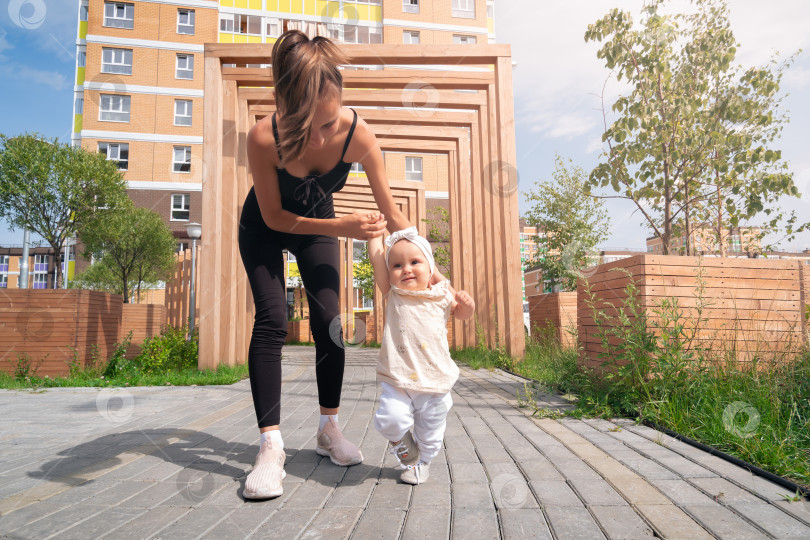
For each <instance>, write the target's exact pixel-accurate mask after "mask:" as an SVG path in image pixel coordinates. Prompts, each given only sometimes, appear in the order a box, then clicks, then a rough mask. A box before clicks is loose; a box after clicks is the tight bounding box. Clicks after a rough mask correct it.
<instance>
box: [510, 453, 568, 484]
mask: <svg viewBox="0 0 810 540" xmlns="http://www.w3.org/2000/svg"><path fill="white" fill-rule="evenodd" d="M519 465H520V468H521V469H522V470H523V474H524V475H525V477H526V478H527V479H528V480H530V481H533V482H547V481H552V480H558V481H562V480H564V478H563V476H562V474H560V472H559V471H558V470H557V468H556V467H554V465H553V464H552V463H551V462H550V461H548V460H547V459H545V458H543V457H539V456H538V457H537V458H535V459H531V460H528V461H526V460H524V461H521V462H520V463H519Z"/></svg>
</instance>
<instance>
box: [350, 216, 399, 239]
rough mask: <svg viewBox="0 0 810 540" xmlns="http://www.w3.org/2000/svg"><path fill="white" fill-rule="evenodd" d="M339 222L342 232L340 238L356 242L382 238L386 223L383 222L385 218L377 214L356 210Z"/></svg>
mask: <svg viewBox="0 0 810 540" xmlns="http://www.w3.org/2000/svg"><path fill="white" fill-rule="evenodd" d="M340 221H341V228H342V231H343V232H342V236H346V237H348V238H356V239H358V240H368V239H370V238H375V237H377V236H382V235H383V233H384V232H385V226H386V224H387V223H388V222H387V221H385V216H384V215H382V214H380V213H379V212H368V211H366V212H361V211H358V210H355V211H354V213H352V214H347V215H345V216H343V217H341V218H340Z"/></svg>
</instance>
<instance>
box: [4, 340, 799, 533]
mask: <svg viewBox="0 0 810 540" xmlns="http://www.w3.org/2000/svg"><path fill="white" fill-rule="evenodd" d="M377 353H378V351H377V350H374V349H359V350H358V349H350V350H348V351H347V366H346V375H345V379H344V391H343V400H342V403H343V406H342V408H341V413H340V423H341V425H342V426H343V427H344V433H345V434H346V435H347V436H348V437H350V438H351V440H353V441H356V442H358V443H359V444H360V446H361V449H362V451H363V454H364V456H365V462H364V463H362V464H360V465H356V466H354V467H350V468H343V467H337V466H335V465H333V464H332V463H331V462H330V461H329V460H328V459H325V458H322V457H320V456H318V455H317V454H316V453H315V451H314V446H315V440H314V435H315V430H316V428H317V419H318V416H317V407H316V404H317V398H316V387H315V375H314V362H315V360H314V356H315V349H314V347H285V349H284V355H285V364H284V378H285V383H284V387H283V402H282V430H283V431H282V433H283V435H284V439H285V445H286V451H287V462H286V466H285V470H286V471H287V477H286V479H285V480H284V495H282V496H281V497H279V498H277V499H273V500H269V501H245V500H244V499H242V498H241V496H240V494H241V491H242V488H243V486H244V478H245V476H246V473H247V472H248V471H249V470H250V468H251V466H252V463H253V460H254V458H255V454H256V451H257V448H258V447H257V443H258V431H257V429H256V426H255V416H254V412H253V405H252V400H251V397H250V391H249V386H248V383H247V381H242V382H241V383H238V384H235V385H232V386H218V387H150V388H127V389H118V390H97V389H57V390H48V391H47V392H44V393H26V392H10V391H0V408H1V410H3V411H4V414H3V417H2V420H0V433H2V435H0V514H2V515H1V516H0V536H2V537H4V538H6V537H7V538H38V539H39V538H49V537H54V538H74V537H75V538H98V537H103V538H173V539H175V538H198V537H199V538H247V537H253V538H274V539H284V538H330V539H331V538H347V537H350V538H358V539H365V538H405V539H410V538H458V539H470V538H475V539H478V538H493V539H494V538H560V539H563V538H586V539H594V538H645V537H653V536H656V535H657V536H659V537H663V538H689V539H690V540H697V539H700V538H713V537H716V538H733V539H741V538H810V502H807V501H803V502H788V501H787V500H786V497H789V496H791V495H792V494H791V493H789V492H788V491H786V490H784V489H782V488H781V487H779V486H776V485H774V484H772V483H770V482H767V481H765V480H763V479H760V478H758V477H756V476H753V475H751V474H750V473H749V472H747V471H745V470H743V469H740V468H738V467H736V466H733V465H731V464H729V463H727V462H725V461H723V460H720V459H719V458H716V457H713V456H710V455H708V454H706V453H704V452H701V451H699V450H697V449H694V448H692V447H689V446H687V445H685V444H683V443H680V442H677V441H674V440H672V439H671V438H669V437H667V436H666V435H663V434H661V433H658V432H656V431H654V430H651V429H649V428H645V427H641V426H636V425H634V424H633V423H630V422H626V421H617V422H607V421H603V420H576V419H568V418H565V419H561V420H551V419H543V420H540V419H536V418H532V417H531V416H529V414H528V409H521V408H518V407H517V406H516V405H517V401H516V395H517V393H518V392H521V393H522V392H523V382H522V381H521V380H519V379H517V378H515V377H513V376H511V375H509V374H505V373H503V372H499V371H495V372H488V371H473V370H469V369H462V377H461V379H460V381H459V383H458V384H457V385H456V387H455V389H454V392H453V399H454V402H455V403H454V406H453V408H452V409H451V411H450V414H449V418H448V429H447V434H446V436H445V447H444V449H443V451H442V452H441V453H440V454H439V456H438V457H437V458H436V460H435V461H434V462H433V464H432V465H431V471H430V480H429V481H428V482H427V483H426V484H423V485H420V486H415V487H414V486H410V485H407V484H403V483H400V482H399V480H398V476H399V472H398V471H396V470H395V469H394V468H393V466H394V461H393V458H392V457H391V456H389V455H387V453H386V441H385V440H384V439H383V438H382V437H381V436H380V435H379V434H378V433H377V432H376V431H375V430H374V427H373V425H372V422H371V420H372V416H373V412H374V409H375V407H376V401H377V397H378V394H379V391H378V385H377V384H376V383H375V381H374V363H375V361H376V355H377ZM539 398H540V402H539V405H540V406H541V407H545V408H555V407H564V406H565V401H563V400H562V399H560V398H558V397H556V396H550V395H541V396H539Z"/></svg>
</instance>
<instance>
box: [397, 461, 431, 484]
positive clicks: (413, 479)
mask: <svg viewBox="0 0 810 540" xmlns="http://www.w3.org/2000/svg"><path fill="white" fill-rule="evenodd" d="M429 476H430V464H429V463H425V462H424V461H420V462H419V463H417V464H416V465H412V466H410V467H408V468H407V469H405V471H404V472H403V473H402V475H400V477H399V479H400V480H402V481H403V482H405V483H406V484H413V485H416V484H424V483H425V482H426V481H427V479H428V477H429Z"/></svg>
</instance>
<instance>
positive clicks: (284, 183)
mask: <svg viewBox="0 0 810 540" xmlns="http://www.w3.org/2000/svg"><path fill="white" fill-rule="evenodd" d="M352 112H353V113H354V119H353V120H352V126H351V127H350V128H349V134H348V135H347V136H346V144H344V145H343V153H341V154H340V161H338V163H337V165H335V167H334V168H333V169H332V170H331V171H328V172H325V173H323V174H320V175H318V174H311V175H308V176H305V177H304V178H300V177H298V176H293V175H291V174H290V173H289V172H287V169H282V168H276V171H277V173H278V187H279V190H280V191H281V207H282V208H283V209H285V210H288V211H290V212H292V213H294V214H298V215H299V216H305V217H313V218H319V219H328V218H332V217H335V206H334V202H333V200H332V193H335V192H336V191H340V190H341V189H343V186H344V185H346V179H347V178H348V177H349V170H350V169H351V168H352V164H351V163H346V162H345V161H343V158H344V157H345V156H346V149H347V148H349V142H350V141H351V140H352V135H353V134H354V128H355V126H356V125H357V111H355V110H354V109H352ZM273 136H274V137H275V138H276V151H277V152H278V158H279V161H281V159H282V158H281V151H280V150H279V149H278V127H277V126H276V114H275V113H273Z"/></svg>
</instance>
